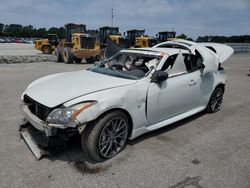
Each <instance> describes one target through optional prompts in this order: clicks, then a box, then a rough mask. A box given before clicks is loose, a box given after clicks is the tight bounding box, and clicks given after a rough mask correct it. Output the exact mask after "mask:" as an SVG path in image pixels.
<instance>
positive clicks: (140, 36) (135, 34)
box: [127, 29, 157, 48]
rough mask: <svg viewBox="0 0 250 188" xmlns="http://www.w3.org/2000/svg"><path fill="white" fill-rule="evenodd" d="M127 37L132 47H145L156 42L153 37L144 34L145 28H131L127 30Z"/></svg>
mask: <svg viewBox="0 0 250 188" xmlns="http://www.w3.org/2000/svg"><path fill="white" fill-rule="evenodd" d="M127 37H128V38H129V39H130V45H131V47H134V48H147V47H152V46H154V45H156V44H157V40H156V39H155V38H152V37H149V36H146V35H145V30H144V29H143V30H138V29H132V30H128V31H127Z"/></svg>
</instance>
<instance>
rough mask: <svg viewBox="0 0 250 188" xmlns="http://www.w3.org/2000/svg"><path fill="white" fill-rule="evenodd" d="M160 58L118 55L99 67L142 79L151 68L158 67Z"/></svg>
mask: <svg viewBox="0 0 250 188" xmlns="http://www.w3.org/2000/svg"><path fill="white" fill-rule="evenodd" d="M161 58H162V57H161V56H156V55H145V54H139V53H119V54H117V55H116V56H115V57H113V58H110V59H109V60H107V61H106V62H105V63H104V64H102V65H101V67H102V68H106V69H111V70H114V71H118V72H120V73H122V74H126V75H130V76H133V77H136V78H142V77H144V76H145V75H146V74H147V73H148V72H149V70H150V69H151V68H152V67H154V68H156V67H157V66H158V64H159V62H160V61H161Z"/></svg>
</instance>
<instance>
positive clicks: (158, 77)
mask: <svg viewBox="0 0 250 188" xmlns="http://www.w3.org/2000/svg"><path fill="white" fill-rule="evenodd" d="M151 79H152V82H155V83H161V82H163V81H165V80H167V79H168V73H167V72H164V71H155V72H154V74H153V75H152V77H151Z"/></svg>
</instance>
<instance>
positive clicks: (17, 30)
mask: <svg viewBox="0 0 250 188" xmlns="http://www.w3.org/2000/svg"><path fill="white" fill-rule="evenodd" d="M48 34H57V35H58V37H59V38H60V39H62V38H64V37H65V30H64V27H59V28H57V27H51V28H49V29H46V28H38V29H37V28H34V27H33V26H32V25H28V26H22V25H20V24H10V25H4V24H2V23H0V36H6V37H23V38H30V37H32V38H47V35H48Z"/></svg>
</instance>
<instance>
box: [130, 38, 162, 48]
mask: <svg viewBox="0 0 250 188" xmlns="http://www.w3.org/2000/svg"><path fill="white" fill-rule="evenodd" d="M156 44H157V40H156V39H154V38H152V37H149V36H141V37H136V38H135V45H134V47H135V48H147V47H152V46H154V45H156Z"/></svg>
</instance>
